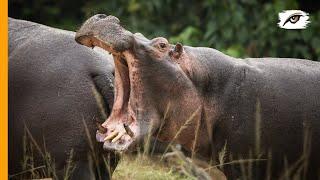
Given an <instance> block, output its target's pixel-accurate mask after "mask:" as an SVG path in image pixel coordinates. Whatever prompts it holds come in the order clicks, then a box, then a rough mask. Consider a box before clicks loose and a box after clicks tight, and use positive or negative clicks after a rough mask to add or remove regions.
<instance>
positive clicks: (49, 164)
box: [9, 101, 311, 180]
mask: <svg viewBox="0 0 320 180" xmlns="http://www.w3.org/2000/svg"><path fill="white" fill-rule="evenodd" d="M260 106H261V105H260V102H259V101H257V105H256V123H255V135H256V136H257V137H256V139H255V143H256V144H255V147H254V149H253V150H252V152H249V158H248V159H242V158H240V159H232V157H230V159H229V161H227V162H225V157H226V151H227V150H226V145H227V142H225V146H224V148H223V149H222V150H221V151H220V153H219V158H218V159H219V162H216V163H214V164H212V163H211V162H210V163H207V164H205V165H204V164H203V162H202V165H200V164H199V162H197V159H193V155H194V154H195V152H194V151H195V143H196V141H195V142H194V145H193V148H192V156H191V158H189V157H186V156H184V155H183V153H182V152H181V151H179V150H177V149H175V148H174V142H173V141H174V140H175V139H177V138H178V136H179V135H180V134H181V132H182V131H184V130H185V129H186V128H187V127H188V126H189V124H190V123H191V122H192V121H193V120H194V117H195V116H196V115H197V114H198V113H199V109H197V110H196V111H195V112H194V113H193V114H192V115H191V116H190V118H188V119H187V120H186V121H185V123H184V124H183V125H182V126H181V127H180V129H179V130H178V131H177V132H176V135H175V136H174V137H173V139H172V141H171V142H169V145H168V147H167V148H166V149H165V151H164V153H163V154H159V155H153V156H150V155H149V154H150V152H149V150H151V154H153V151H154V147H153V146H150V145H151V144H150V137H151V136H150V133H149V135H148V136H146V140H145V143H144V148H142V149H144V150H143V151H141V152H140V151H139V152H138V153H137V154H134V155H133V154H131V155H130V154H123V155H122V157H121V160H120V162H119V163H118V166H117V168H116V169H115V171H114V173H113V176H112V179H115V180H126V179H128V180H129V179H138V180H144V179H146V180H147V179H155V180H162V179H165V180H171V179H172V180H176V179H177V180H179V179H187V180H188V179H190V180H191V179H192V180H194V179H204V180H207V179H212V178H213V179H225V176H224V175H223V173H222V172H221V171H220V170H219V168H222V169H223V167H224V166H226V165H232V166H233V165H240V170H241V172H240V179H248V180H251V179H254V176H253V172H252V169H253V167H252V165H253V164H254V163H257V162H260V161H262V162H266V163H267V165H268V168H267V169H266V172H267V173H266V175H267V177H265V178H264V179H268V180H269V179H272V178H271V173H270V168H271V164H270V162H271V161H270V160H271V159H272V154H269V153H267V154H268V155H267V157H266V159H264V158H261V149H260V148H261V147H260V145H261V144H260V141H261V139H260V135H261V131H260V128H261V124H260V123H261V115H260V114H261V112H260V111H261V107H260ZM169 108H170V104H169V105H168V108H167V109H169ZM166 114H167V113H166ZM164 119H165V118H164ZM162 122H165V120H163V121H162ZM196 124H197V127H196V133H195V137H194V139H195V140H196V139H197V134H198V131H199V122H198V123H196ZM83 125H84V130H85V133H86V134H87V141H88V144H89V146H90V157H91V161H92V162H93V164H94V165H95V166H96V167H97V166H98V165H99V164H98V159H99V158H101V157H100V156H99V154H97V153H96V151H95V149H94V145H93V144H94V143H95V142H93V139H92V137H90V133H89V131H88V127H87V125H86V123H85V121H84V120H83ZM161 127H162V125H161ZM161 127H160V129H161ZM150 128H151V127H150ZM304 131H305V132H304V133H305V136H304V144H303V153H302V155H301V158H299V159H298V160H297V161H296V162H295V163H293V164H290V165H289V164H288V163H287V162H286V161H285V172H284V173H283V175H282V176H281V177H280V179H284V180H287V179H288V180H289V179H306V170H307V166H308V157H309V155H310V148H311V147H310V145H311V132H310V129H309V127H305V129H304ZM157 136H158V134H157V135H156V137H157ZM43 143H44V147H40V146H39V144H38V143H37V142H36V141H35V139H34V138H33V137H32V134H31V132H30V131H29V129H28V128H27V127H26V126H25V136H24V139H23V148H24V159H23V161H22V167H23V170H22V172H19V173H17V174H14V175H10V176H9V178H10V179H26V177H28V179H29V178H31V179H41V178H47V177H52V178H53V179H57V175H56V169H55V162H54V158H52V157H51V156H50V154H49V153H48V152H47V149H46V145H45V141H44V142H43ZM169 150H173V153H175V155H174V158H173V160H172V157H173V156H171V157H169V156H168V154H170V153H167V152H169ZM35 154H39V155H40V156H41V157H42V159H43V164H42V165H40V166H35V164H34V155H35ZM69 154H70V157H69V158H68V159H67V160H66V167H65V170H64V178H63V179H69V178H70V176H71V175H72V173H73V170H74V167H75V164H74V163H75V162H73V156H74V151H73V150H72V149H71V150H70V153H69ZM230 155H232V154H230ZM168 157H169V160H168ZM170 158H171V160H170ZM269 165H270V167H269ZM91 168H92V167H91Z"/></svg>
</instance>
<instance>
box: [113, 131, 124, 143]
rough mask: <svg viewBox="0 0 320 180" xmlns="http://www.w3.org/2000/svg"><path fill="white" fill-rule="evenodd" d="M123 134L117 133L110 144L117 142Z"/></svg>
mask: <svg viewBox="0 0 320 180" xmlns="http://www.w3.org/2000/svg"><path fill="white" fill-rule="evenodd" d="M124 134H125V132H121V133H119V134H118V136H116V137H115V138H114V139H113V140H112V141H111V142H112V143H114V142H116V141H118V140H119V139H120V138H121V137H122V136H123V135H124Z"/></svg>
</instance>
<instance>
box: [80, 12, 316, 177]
mask: <svg viewBox="0 0 320 180" xmlns="http://www.w3.org/2000/svg"><path fill="white" fill-rule="evenodd" d="M75 40H76V41H77V42H78V43H80V44H82V45H85V46H88V47H95V46H98V47H101V48H103V49H104V50H106V51H108V52H110V53H112V55H113V58H114V63H115V96H114V97H115V99H114V106H113V108H112V111H111V114H110V116H109V118H108V119H107V120H106V121H105V122H104V123H103V124H102V126H103V127H104V130H105V131H103V132H102V131H99V130H98V131H97V133H96V139H97V141H99V142H102V143H103V147H104V149H107V150H114V151H128V150H130V149H131V148H132V147H134V146H135V145H136V144H137V142H139V141H140V140H141V139H142V138H143V137H144V136H147V135H148V134H151V135H152V136H154V137H156V138H157V139H158V140H160V141H164V142H172V143H178V144H180V145H181V146H182V147H183V148H184V149H185V150H187V151H188V152H189V153H190V154H191V155H195V156H198V157H201V158H203V159H206V160H207V161H213V162H216V163H219V161H218V159H220V160H221V156H220V157H219V154H221V152H224V156H223V158H222V159H224V160H225V162H231V163H230V164H233V160H238V159H240V160H250V159H251V160H252V159H253V161H251V162H252V163H251V164H250V163H249V165H248V164H245V163H244V164H240V165H239V164H238V165H232V166H231V165H230V166H229V165H226V166H224V168H223V170H224V172H225V174H226V176H227V177H228V179H235V178H237V177H240V176H241V175H242V174H241V173H243V167H247V169H248V168H249V167H253V168H252V170H250V172H251V173H250V174H251V175H252V178H253V179H262V178H265V177H267V176H268V177H269V178H270V177H274V178H275V177H278V178H279V177H280V178H281V177H284V176H285V177H293V176H295V177H300V178H303V177H305V178H308V179H313V178H316V177H317V176H318V174H317V173H318V172H319V170H320V169H319V168H320V166H319V165H320V155H319V153H318V151H319V150H320V141H319V140H318V139H319V138H320V63H319V62H315V61H311V60H304V59H293V58H269V57H268V58H245V59H240V58H234V57H230V56H228V55H225V54H223V53H222V52H220V51H218V50H216V49H212V48H207V47H190V46H185V45H182V44H181V43H177V44H175V45H174V44H170V43H169V42H168V40H167V39H166V38H163V37H157V38H154V39H151V40H149V39H148V38H146V37H144V36H143V35H142V34H140V33H135V34H134V33H131V32H130V31H128V30H126V29H125V28H124V27H122V26H121V25H120V20H119V19H118V18H116V17H114V16H111V15H110V16H107V15H104V14H98V15H95V16H93V17H91V18H89V19H88V20H87V21H86V22H85V23H84V24H83V25H82V26H81V28H80V29H79V30H78V31H77V33H76V37H75ZM254 160H256V161H254ZM247 162H249V161H247ZM220 163H221V162H220ZM227 164H228V163H227ZM241 167H242V168H241ZM241 169H242V170H241ZM240 171H241V172H240ZM248 171H249V170H248ZM248 171H247V170H245V172H248ZM284 172H285V173H284ZM299 172H300V174H299ZM297 173H298V174H297Z"/></svg>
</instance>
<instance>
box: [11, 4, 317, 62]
mask: <svg viewBox="0 0 320 180" xmlns="http://www.w3.org/2000/svg"><path fill="white" fill-rule="evenodd" d="M299 3H300V2H298V1H297V0H288V1H282V0H274V1H272V2H265V1H263V2H261V0H239V1H232V0H224V1H219V0H200V1H197V0H180V1H176V0H162V1H159V0H148V1H144V0H106V1H101V0H91V1H85V0H77V1H76V0H69V1H62V0H55V1H53V0H32V1H22V0H9V15H10V16H12V17H16V18H21V19H27V20H31V21H36V22H40V23H43V24H47V25H50V26H55V27H59V28H64V29H69V30H76V29H77V28H78V27H79V26H80V25H81V23H82V22H83V21H84V20H85V19H86V18H88V17H90V16H92V15H94V14H97V13H104V14H112V15H115V16H117V17H119V19H120V20H121V21H122V24H123V25H124V26H125V27H126V28H128V29H129V30H131V31H133V32H141V33H143V34H144V35H146V36H147V37H148V38H153V37H157V36H164V37H167V38H168V39H169V40H170V41H171V42H172V43H175V42H182V43H183V44H185V45H191V46H206V47H212V48H215V49H218V50H220V51H222V52H224V53H226V54H229V55H231V56H235V57H264V56H273V57H295V58H306V59H312V60H318V61H319V59H320V46H319V44H320V35H319V29H320V11H319V10H313V11H312V12H310V15H311V24H310V26H309V27H308V28H307V29H305V30H284V29H280V28H278V27H277V21H278V12H280V11H282V10H285V9H300V4H299ZM313 9H314V8H313Z"/></svg>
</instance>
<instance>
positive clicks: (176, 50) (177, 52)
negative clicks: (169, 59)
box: [172, 42, 183, 59]
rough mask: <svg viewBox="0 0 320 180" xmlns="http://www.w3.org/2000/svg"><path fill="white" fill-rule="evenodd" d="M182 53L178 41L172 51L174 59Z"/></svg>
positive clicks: (181, 47)
mask: <svg viewBox="0 0 320 180" xmlns="http://www.w3.org/2000/svg"><path fill="white" fill-rule="evenodd" d="M182 53H183V46H182V44H181V43H179V42H178V43H177V44H176V45H175V47H174V49H173V51H172V56H173V57H174V58H175V59H179V58H180V56H181V54H182Z"/></svg>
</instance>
